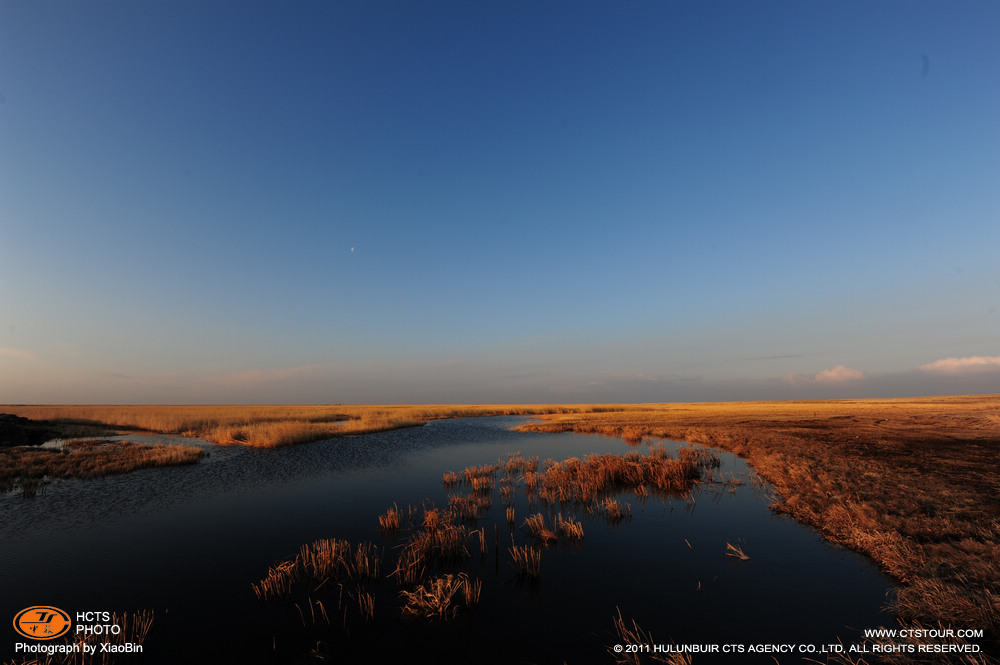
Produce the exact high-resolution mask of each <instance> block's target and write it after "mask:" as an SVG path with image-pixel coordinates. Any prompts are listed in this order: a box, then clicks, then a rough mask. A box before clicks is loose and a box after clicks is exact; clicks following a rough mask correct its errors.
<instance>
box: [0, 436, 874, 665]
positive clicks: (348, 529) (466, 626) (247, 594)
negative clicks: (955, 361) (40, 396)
mask: <svg viewBox="0 0 1000 665" xmlns="http://www.w3.org/2000/svg"><path fill="white" fill-rule="evenodd" d="M521 421H523V418H520V417H512V418H508V417H501V418H478V419H465V420H444V421H433V422H430V423H428V424H427V425H426V426H424V427H421V428H417V429H410V430H397V431H394V432H385V433H380V434H373V435H366V436H359V437H353V438H347V439H339V440H334V441H328V442H319V443H315V444H309V445H304V446H298V447H294V448H285V449H278V450H253V449H248V448H241V447H218V446H209V447H210V450H211V454H210V456H209V457H208V458H206V459H205V460H204V461H203V462H201V463H199V464H198V465H195V466H190V467H177V468H168V469H153V470H145V471H140V472H137V473H133V474H129V475H125V476H115V477H109V478H106V479H102V480H96V481H86V482H84V481H71V482H64V483H54V484H52V485H50V486H49V487H48V488H47V491H46V494H45V495H44V496H41V497H38V498H36V499H34V500H24V499H21V498H20V497H5V498H3V499H2V500H0V541H2V542H3V543H4V545H5V546H4V548H3V549H2V551H0V588H2V589H4V598H5V603H4V605H5V606H6V607H7V608H8V610H9V612H10V614H11V616H13V614H14V613H16V611H17V610H18V609H20V608H23V607H27V606H29V605H35V604H40V603H45V604H52V605H55V606H57V607H63V608H69V609H73V610H75V609H77V608H79V609H84V608H88V609H108V610H118V611H124V610H134V609H142V608H150V609H154V610H156V612H157V623H156V625H155V627H154V630H153V636H152V637H151V638H150V640H149V641H148V642H147V644H148V648H147V651H146V654H145V661H144V662H152V663H159V662H164V663H166V662H176V661H185V660H186V661H188V662H209V661H212V660H213V659H214V660H217V661H219V662H235V661H237V660H238V661H241V662H284V661H285V660H286V658H287V652H283V651H281V650H280V649H279V655H275V652H274V650H273V645H274V642H273V640H274V634H275V631H274V630H273V626H272V625H271V623H272V622H273V615H272V614H269V613H268V611H267V610H266V608H263V607H261V605H260V604H259V603H258V602H257V601H256V599H255V598H254V596H253V594H252V593H251V591H250V583H251V582H252V581H257V580H259V579H261V577H262V576H263V575H265V574H266V572H267V568H268V566H270V565H272V564H273V563H274V562H276V561H278V560H280V559H283V558H286V557H289V556H293V555H294V554H295V553H296V552H297V551H298V549H299V547H300V545H302V544H303V543H308V542H312V541H315V540H318V539H321V538H330V537H336V538H345V539H348V540H351V541H352V542H360V541H366V540H370V541H373V542H375V543H376V544H378V545H379V546H381V547H383V548H385V549H386V550H387V551H389V552H391V551H392V548H393V547H394V546H397V545H396V543H394V542H393V541H392V540H391V539H389V538H386V537H384V536H383V535H380V534H379V528H378V520H377V517H378V515H379V514H380V513H382V512H384V511H385V509H386V508H387V507H388V506H390V505H392V504H393V503H397V504H398V505H399V506H400V507H403V506H406V505H409V504H413V505H417V504H420V503H422V502H423V501H425V500H430V501H433V502H435V503H436V504H437V505H446V504H447V494H446V491H445V489H444V488H443V486H442V475H443V473H444V472H445V471H461V470H462V469H463V468H465V467H467V466H472V465H481V464H486V463H491V462H494V461H496V460H497V459H498V458H500V457H502V456H504V455H506V454H508V453H511V452H513V451H520V452H521V453H523V454H524V455H525V456H532V455H537V456H538V457H539V458H540V459H543V460H544V459H546V458H552V459H555V460H564V459H566V458H568V457H582V456H583V455H585V454H588V453H603V452H615V453H624V452H627V451H628V450H630V449H631V448H630V447H629V446H627V445H626V444H625V443H623V442H622V441H619V440H614V439H609V438H605V437H600V436H596V435H580V434H535V433H520V432H512V431H510V427H512V426H513V425H515V424H517V423H518V422H521ZM129 438H134V437H129ZM186 442H188V443H190V440H186ZM204 445H208V444H204ZM667 445H676V444H667ZM720 458H721V466H720V467H719V469H718V470H717V472H716V476H717V478H718V479H722V480H725V479H737V480H741V481H743V484H741V485H737V484H735V483H733V482H730V483H728V484H703V485H698V486H697V487H696V488H695V489H694V490H693V493H692V495H691V496H687V497H680V496H678V497H674V498H667V499H660V498H655V497H651V496H650V497H647V498H646V499H645V500H642V499H641V498H640V497H636V496H623V497H622V499H623V500H624V501H628V502H629V503H630V505H631V513H632V518H631V520H629V521H628V522H625V523H621V524H619V525H617V526H612V525H608V524H606V523H605V522H604V521H601V520H599V519H594V518H590V517H588V516H587V515H585V514H580V515H578V516H577V519H581V520H583V522H584V524H583V526H584V529H585V532H586V537H585V539H584V541H583V542H582V543H581V544H577V545H574V544H570V543H565V542H558V543H556V544H555V545H553V546H552V547H549V548H547V549H546V550H545V551H544V552H543V562H542V574H541V577H540V581H539V584H538V585H537V586H532V585H526V584H522V583H519V582H518V580H517V579H516V576H515V575H514V571H513V569H512V568H511V566H510V565H509V563H508V562H507V561H506V559H505V557H504V556H503V555H504V554H505V553H506V549H507V547H509V545H510V544H511V543H514V542H516V543H518V544H520V543H522V542H525V538H526V536H525V535H524V534H523V533H522V531H521V530H520V529H517V530H515V531H514V532H513V533H511V532H508V531H507V527H506V525H505V520H504V513H503V506H502V504H501V502H500V501H499V499H495V500H494V502H493V503H494V505H493V508H492V511H491V513H490V519H491V521H489V522H484V523H483V525H487V526H488V528H489V529H493V526H492V524H493V522H496V523H498V525H499V526H498V533H499V536H500V541H501V546H500V547H499V548H497V549H498V550H499V551H500V553H501V557H499V558H498V557H496V556H494V552H493V548H491V550H490V552H489V553H488V556H486V557H484V558H482V560H480V559H479V558H476V560H475V561H474V563H473V564H472V565H471V569H470V574H474V575H475V576H477V577H479V578H480V579H482V580H483V591H482V601H481V604H480V607H479V609H478V610H477V611H476V612H475V614H474V615H473V617H472V618H471V619H468V620H465V621H464V623H463V624H462V625H461V627H460V628H458V629H456V627H454V626H427V625H426V624H424V623H423V622H417V623H415V624H414V623H410V624H400V623H399V622H398V621H397V617H398V612H399V610H398V609H397V608H396V607H395V606H394V604H395V603H394V599H392V598H391V597H380V598H379V605H378V606H377V613H378V616H381V617H383V618H382V619H379V620H378V621H375V622H373V623H371V624H369V625H366V626H362V627H359V628H358V629H357V632H355V634H353V635H352V642H351V644H354V645H355V646H356V648H357V651H356V652H353V653H345V652H344V647H343V645H341V644H340V642H339V640H340V639H341V637H340V636H339V635H334V634H333V633H331V636H330V639H329V640H328V641H327V644H328V645H329V644H335V645H337V646H336V651H337V659H338V660H339V659H346V660H347V661H348V662H350V661H352V660H360V661H364V662H386V663H389V662H393V663H394V662H397V661H399V660H409V659H411V658H412V657H413V652H412V650H403V651H400V650H399V649H398V648H397V649H390V648H388V647H387V646H386V645H387V644H389V643H392V644H407V645H409V646H410V647H412V648H418V647H419V648H420V649H423V650H425V651H429V652H431V653H433V654H434V655H433V659H434V660H436V661H437V662H498V663H499V662H503V663H510V662H533V663H548V662H551V663H562V662H564V661H565V662H568V663H593V662H598V663H600V662H611V659H610V656H608V655H607V654H606V652H605V650H606V647H607V646H609V645H611V644H613V643H614V640H615V635H614V633H613V626H612V619H613V617H615V616H616V612H617V608H620V609H621V612H622V615H623V616H624V617H626V618H627V619H629V620H631V619H635V620H636V621H637V622H638V623H639V624H640V625H641V626H642V627H643V628H645V629H647V630H648V631H649V632H650V633H651V634H652V635H653V637H654V638H655V639H656V640H657V641H658V642H662V643H664V644H666V643H671V642H674V643H688V644H690V643H698V642H707V643H725V642H745V643H750V642H791V641H794V642H797V643H798V642H810V643H816V644H822V643H827V642H835V641H836V639H837V638H838V637H841V638H842V639H844V640H845V641H853V640H854V638H855V635H854V634H853V633H852V632H851V631H850V629H848V628H847V626H851V627H854V628H858V629H861V628H867V627H872V626H876V625H879V624H886V623H888V622H889V621H890V617H888V616H887V615H885V614H884V613H883V612H882V611H881V609H880V608H881V606H882V604H883V602H884V595H885V593H886V591H887V589H888V588H889V586H890V585H889V581H888V580H887V579H886V578H885V577H884V576H883V575H881V574H880V573H878V571H877V570H875V569H874V567H873V566H872V565H871V564H870V563H868V562H867V561H865V560H864V559H862V558H861V557H859V556H857V555H855V554H853V553H851V552H848V551H845V550H843V549H838V548H833V547H830V546H828V545H827V544H825V543H824V542H823V541H822V540H821V539H820V538H819V537H818V536H817V535H816V534H815V533H814V532H813V531H811V530H809V529H807V528H805V527H803V526H801V525H799V524H796V523H795V522H793V521H791V520H789V519H787V518H785V517H779V516H777V515H775V514H773V513H771V512H770V511H769V510H768V509H767V505H768V503H769V499H768V497H767V496H766V492H765V495H762V494H761V492H760V487H759V485H758V486H757V487H756V488H755V486H754V484H753V483H751V482H749V481H750V479H751V477H752V472H751V470H750V469H748V468H747V466H746V464H745V463H744V462H743V461H742V460H740V459H739V458H736V457H734V456H732V455H728V454H722V455H721V456H720ZM514 507H515V510H516V512H517V515H519V516H522V517H523V516H526V515H527V514H528V510H529V506H528V504H527V499H526V498H525V496H524V495H523V493H519V494H518V495H517V498H516V501H515V504H514ZM520 521H521V518H519V519H518V523H520ZM491 538H492V537H491ZM727 543H733V544H739V545H741V546H742V547H743V548H744V550H745V552H746V554H747V555H749V556H750V560H749V561H741V560H738V559H736V558H734V557H730V556H726V552H727ZM491 544H492V542H491ZM383 586H388V585H383ZM206 602H211V603H212V607H213V612H214V614H213V616H214V617H215V620H214V621H213V622H212V625H211V626H206V625H205V622H204V621H203V620H202V617H201V616H200V614H199V613H200V612H202V611H203V608H204V604H205V603H206ZM180 635H183V636H184V639H183V640H180V639H178V638H177V636H180ZM373 645H377V646H373ZM331 648H332V647H331ZM11 655H12V654H5V655H4V657H5V658H6V657H10V656H11ZM695 662H696V663H699V664H700V663H703V662H713V661H712V660H711V658H710V657H709V658H705V657H703V656H702V657H698V658H696V660H695ZM721 662H735V661H731V660H725V659H723V660H722V661H721ZM740 662H748V661H747V659H745V658H744V659H743V660H741V661H740ZM766 662H773V661H772V660H771V659H770V658H768V659H767V660H766ZM781 662H782V663H786V662H799V659H798V658H797V657H796V658H787V657H786V658H782V660H781Z"/></svg>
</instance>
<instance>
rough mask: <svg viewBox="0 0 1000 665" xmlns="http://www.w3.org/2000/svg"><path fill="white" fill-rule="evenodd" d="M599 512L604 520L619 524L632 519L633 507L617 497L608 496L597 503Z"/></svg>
mask: <svg viewBox="0 0 1000 665" xmlns="http://www.w3.org/2000/svg"><path fill="white" fill-rule="evenodd" d="M597 509H598V512H599V513H600V514H601V516H602V517H604V520H605V521H606V522H607V523H608V524H611V525H614V524H618V523H619V522H622V521H623V520H627V519H632V507H631V506H630V505H628V504H627V503H625V504H623V503H621V502H620V501H618V500H617V499H612V498H610V497H609V498H606V499H604V500H603V501H600V502H599V503H598V504H597Z"/></svg>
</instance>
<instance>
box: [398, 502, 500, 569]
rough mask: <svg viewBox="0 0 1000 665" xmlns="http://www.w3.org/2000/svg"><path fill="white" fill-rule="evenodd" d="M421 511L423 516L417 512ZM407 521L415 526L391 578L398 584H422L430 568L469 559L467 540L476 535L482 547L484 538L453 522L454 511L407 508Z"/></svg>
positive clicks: (454, 518) (455, 518)
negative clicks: (408, 511) (408, 517)
mask: <svg viewBox="0 0 1000 665" xmlns="http://www.w3.org/2000/svg"><path fill="white" fill-rule="evenodd" d="M421 510H422V515H421V514H420V511H421ZM410 515H411V518H410V521H411V523H416V524H418V526H417V527H416V528H415V529H414V530H413V532H412V533H411V534H410V536H409V538H408V539H407V540H406V542H405V543H404V544H403V545H402V547H401V551H400V554H399V558H398V560H397V563H396V569H395V570H394V571H393V572H392V575H393V576H395V577H396V579H397V581H398V582H399V583H400V584H415V583H417V582H419V581H421V580H422V579H423V578H424V577H425V576H426V575H427V574H428V571H429V570H430V569H431V567H441V566H445V565H449V564H454V563H457V562H461V561H463V560H465V559H468V558H469V557H471V556H472V553H471V551H470V550H469V539H470V538H471V537H472V534H473V533H475V534H479V537H480V544H481V545H482V542H483V538H484V537H485V536H484V535H483V533H482V532H481V531H472V532H470V531H469V530H468V528H467V527H466V526H464V525H462V524H457V523H456V522H457V521H458V520H459V519H461V516H460V515H459V513H458V512H456V510H454V509H448V510H442V509H440V508H436V507H434V506H432V505H424V506H423V507H422V508H421V509H420V510H415V509H414V508H413V507H412V506H411V507H410Z"/></svg>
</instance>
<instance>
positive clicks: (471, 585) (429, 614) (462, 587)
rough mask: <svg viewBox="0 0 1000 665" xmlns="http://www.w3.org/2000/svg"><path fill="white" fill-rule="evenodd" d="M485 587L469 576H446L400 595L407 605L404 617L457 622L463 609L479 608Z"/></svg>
mask: <svg viewBox="0 0 1000 665" xmlns="http://www.w3.org/2000/svg"><path fill="white" fill-rule="evenodd" d="M482 587H483V583H482V582H481V581H480V580H470V579H469V576H468V575H466V574H465V573H459V574H458V575H451V574H448V575H442V576H441V577H435V578H434V579H431V580H428V581H427V582H425V583H423V584H420V585H417V586H416V587H415V588H414V589H413V590H412V591H407V590H405V589H403V590H401V591H400V592H399V597H400V599H401V600H402V601H403V616H404V617H406V618H411V619H421V618H422V619H432V620H434V619H436V620H439V621H447V620H448V619H452V618H454V617H455V616H456V615H457V614H458V612H459V609H460V608H461V607H463V606H464V607H466V608H470V609H471V608H473V607H475V606H476V605H478V604H479V595H480V593H481V591H482Z"/></svg>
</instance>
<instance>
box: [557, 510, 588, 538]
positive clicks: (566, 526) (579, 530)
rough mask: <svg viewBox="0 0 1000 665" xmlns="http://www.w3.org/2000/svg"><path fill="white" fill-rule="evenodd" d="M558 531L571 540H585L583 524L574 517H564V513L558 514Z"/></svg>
mask: <svg viewBox="0 0 1000 665" xmlns="http://www.w3.org/2000/svg"><path fill="white" fill-rule="evenodd" d="M556 531H558V532H559V533H561V534H562V535H563V536H564V537H566V538H569V539H570V540H583V525H582V524H581V523H580V522H577V521H576V520H574V519H573V518H572V517H563V515H562V513H558V514H557V515H556Z"/></svg>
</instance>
